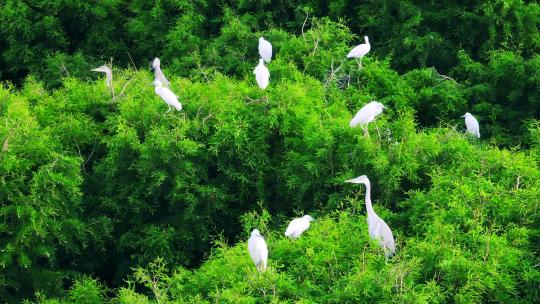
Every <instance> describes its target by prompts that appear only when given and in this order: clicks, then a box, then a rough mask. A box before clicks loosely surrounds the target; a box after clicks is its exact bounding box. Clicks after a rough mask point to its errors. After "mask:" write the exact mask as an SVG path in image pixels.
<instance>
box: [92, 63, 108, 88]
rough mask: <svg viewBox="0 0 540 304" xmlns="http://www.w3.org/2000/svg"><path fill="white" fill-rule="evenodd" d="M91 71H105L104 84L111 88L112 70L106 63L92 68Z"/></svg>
mask: <svg viewBox="0 0 540 304" xmlns="http://www.w3.org/2000/svg"><path fill="white" fill-rule="evenodd" d="M91 71H93V72H100V73H105V84H106V85H107V87H108V88H109V89H111V90H112V71H111V68H110V67H109V66H108V65H102V66H100V67H99V68H95V69H92V70H91Z"/></svg>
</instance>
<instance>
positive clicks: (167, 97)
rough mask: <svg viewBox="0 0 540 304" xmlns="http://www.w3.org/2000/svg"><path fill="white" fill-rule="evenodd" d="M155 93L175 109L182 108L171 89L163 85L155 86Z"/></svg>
mask: <svg viewBox="0 0 540 304" xmlns="http://www.w3.org/2000/svg"><path fill="white" fill-rule="evenodd" d="M156 94H158V95H159V97H161V99H163V101H165V102H166V103H167V104H168V105H170V106H173V107H174V108H175V109H176V110H177V111H180V110H182V104H181V103H180V102H179V101H178V98H177V97H176V95H175V94H174V93H173V92H172V91H171V90H169V89H167V88H164V87H161V88H159V87H156Z"/></svg>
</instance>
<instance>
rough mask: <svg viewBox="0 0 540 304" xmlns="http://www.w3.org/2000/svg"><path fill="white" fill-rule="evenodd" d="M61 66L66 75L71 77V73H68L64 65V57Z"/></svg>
mask: <svg viewBox="0 0 540 304" xmlns="http://www.w3.org/2000/svg"><path fill="white" fill-rule="evenodd" d="M61 68H62V70H64V72H66V74H67V76H69V77H71V74H69V71H68V70H67V68H66V65H65V64H64V59H62V66H61Z"/></svg>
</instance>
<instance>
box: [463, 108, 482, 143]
mask: <svg viewBox="0 0 540 304" xmlns="http://www.w3.org/2000/svg"><path fill="white" fill-rule="evenodd" d="M461 117H465V126H467V132H469V133H471V134H472V135H474V136H476V138H480V125H478V120H476V118H474V116H472V114H471V113H469V112H467V113H465V115H463V116H461Z"/></svg>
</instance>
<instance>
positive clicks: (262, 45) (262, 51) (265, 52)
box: [259, 37, 272, 62]
mask: <svg viewBox="0 0 540 304" xmlns="http://www.w3.org/2000/svg"><path fill="white" fill-rule="evenodd" d="M259 55H261V58H262V59H263V60H264V61H266V62H270V61H271V60H272V44H271V43H270V42H268V40H266V39H264V37H261V38H259Z"/></svg>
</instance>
